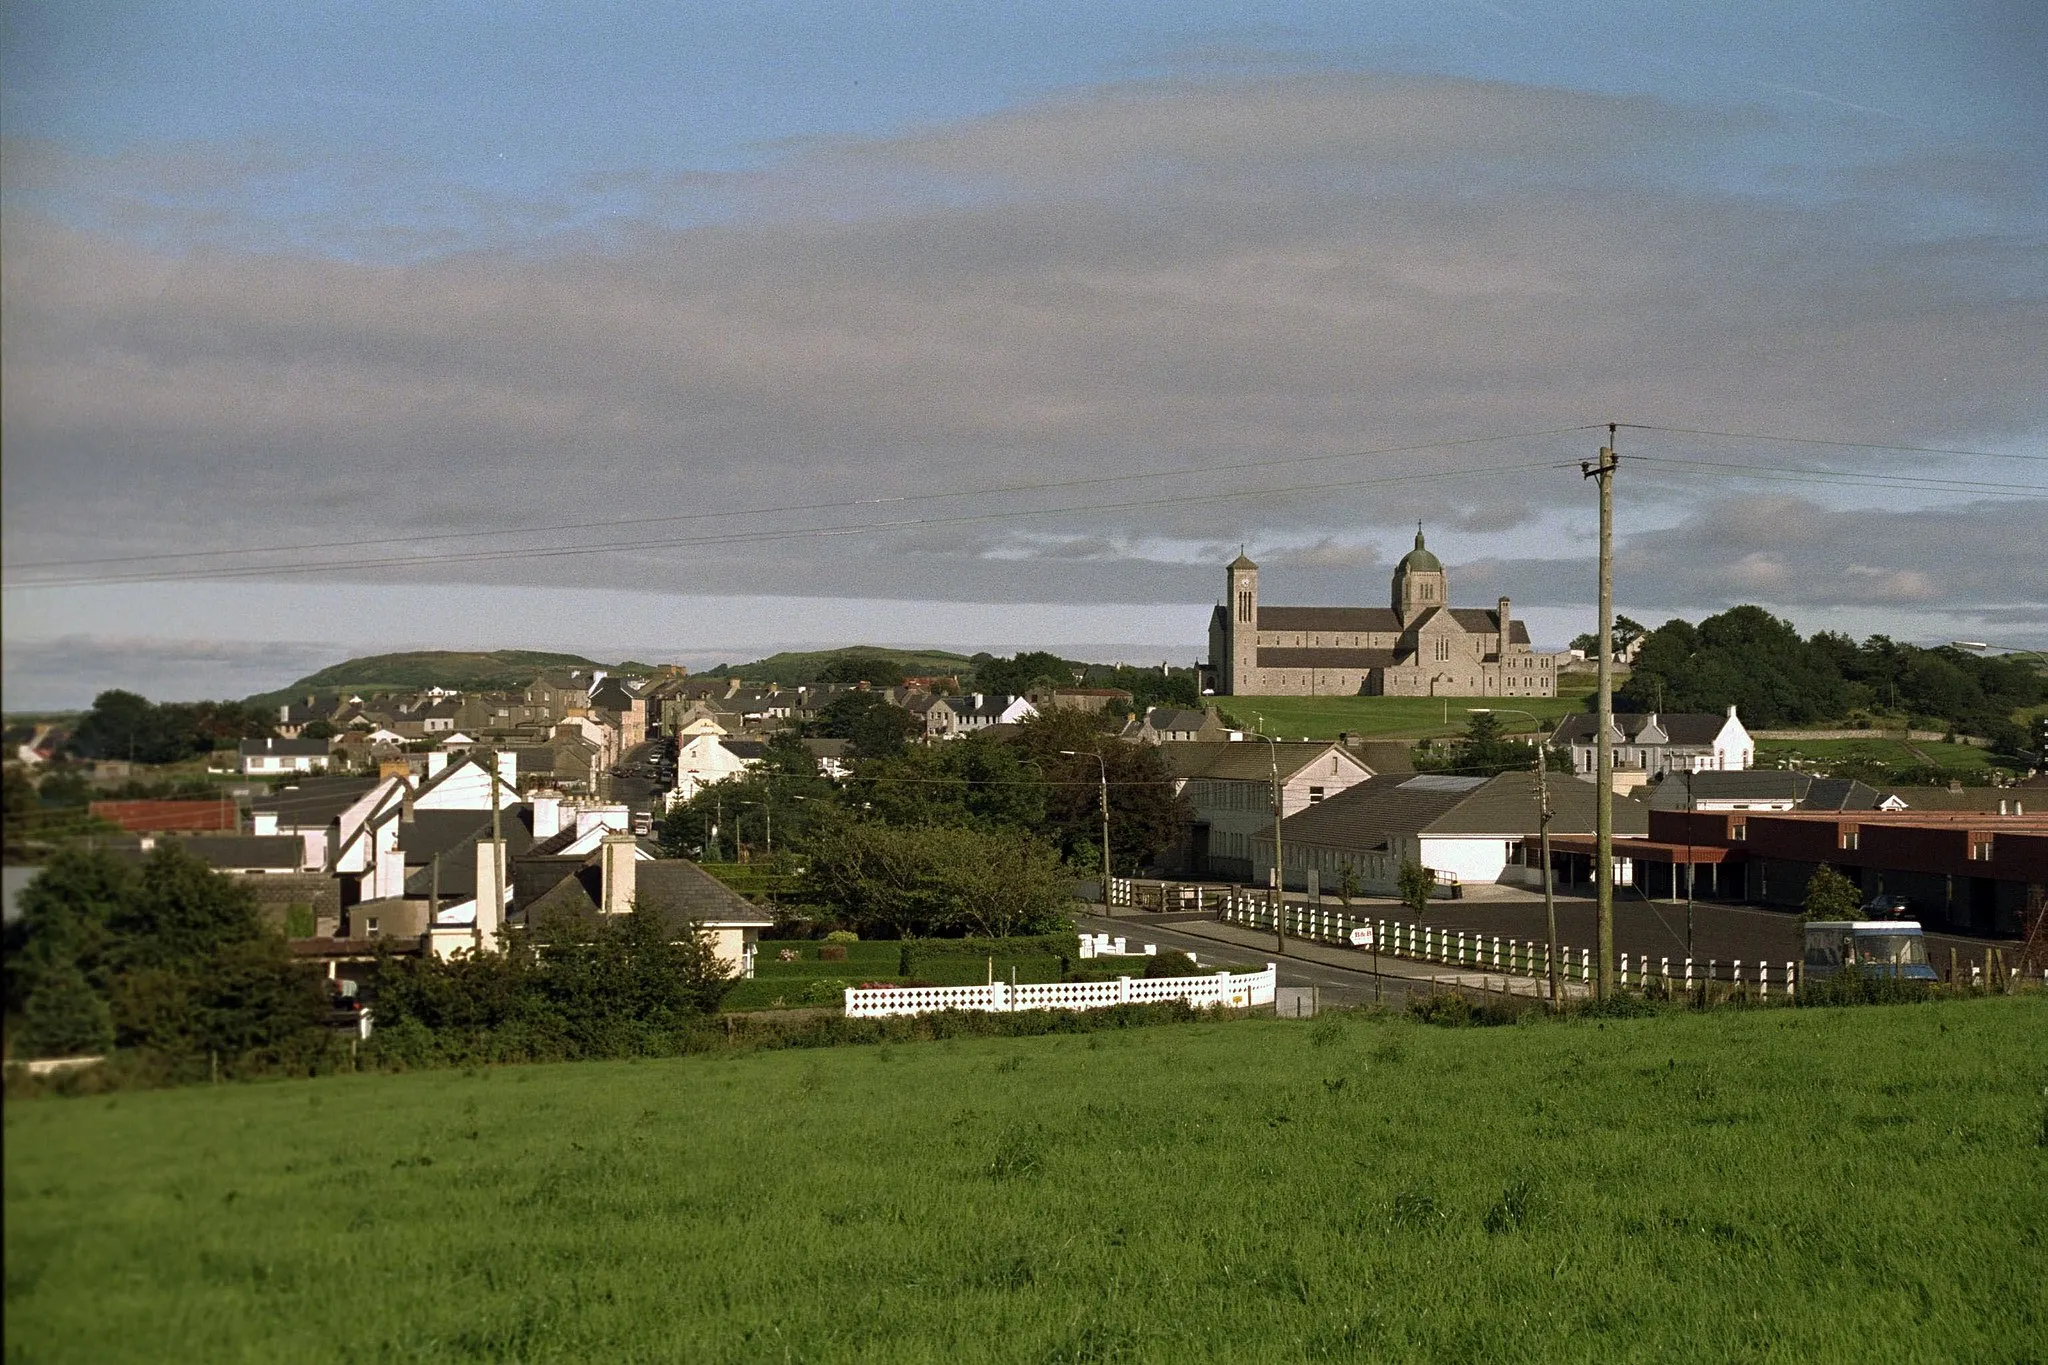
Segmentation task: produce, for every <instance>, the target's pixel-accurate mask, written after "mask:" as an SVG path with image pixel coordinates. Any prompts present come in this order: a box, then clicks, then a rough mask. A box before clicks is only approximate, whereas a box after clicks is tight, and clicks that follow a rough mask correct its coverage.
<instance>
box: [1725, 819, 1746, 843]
mask: <svg viewBox="0 0 2048 1365" xmlns="http://www.w3.org/2000/svg"><path fill="white" fill-rule="evenodd" d="M1728 837H1729V838H1731V839H1733V840H1735V841H1737V842H1738V843H1740V842H1742V841H1744V840H1746V839H1748V838H1749V822H1748V821H1746V820H1737V821H1736V822H1735V823H1734V824H1732V825H1730V826H1729V827H1728Z"/></svg>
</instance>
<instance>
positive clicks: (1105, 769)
mask: <svg viewBox="0 0 2048 1365" xmlns="http://www.w3.org/2000/svg"><path fill="white" fill-rule="evenodd" d="M1060 756H1061V757H1062V758H1092V759H1094V760H1095V768H1096V771H1097V772H1098V773H1099V774H1100V775H1101V778H1102V787H1101V792H1102V913H1103V914H1105V915H1106V914H1108V913H1109V912H1110V902H1109V878H1110V865H1109V760H1108V759H1105V758H1104V757H1103V756H1102V751H1101V750H1100V749H1097V750H1095V751H1094V752H1092V753H1085V752H1083V751H1082V750H1080V749H1062V750H1060ZM1135 895H1136V893H1135V892H1134V893H1133V897H1134V899H1133V900H1132V902H1131V907H1132V908H1133V909H1136V908H1137V901H1136V899H1135Z"/></svg>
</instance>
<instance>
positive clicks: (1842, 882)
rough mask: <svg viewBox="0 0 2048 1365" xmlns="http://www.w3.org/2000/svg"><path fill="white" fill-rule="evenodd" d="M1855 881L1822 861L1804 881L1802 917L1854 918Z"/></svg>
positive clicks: (1812, 918) (1826, 918) (1856, 895)
mask: <svg viewBox="0 0 2048 1365" xmlns="http://www.w3.org/2000/svg"><path fill="white" fill-rule="evenodd" d="M1857 899H1858V893H1857V889H1856V883H1854V882H1852V881H1850V880H1849V879H1848V878H1847V877H1844V876H1843V875H1842V874H1841V873H1839V872H1837V871H1835V869H1833V868H1832V867H1829V866H1828V865H1827V864H1826V863H1822V864H1821V865H1820V866H1819V867H1817V868H1815V869H1814V870H1813V876H1812V877H1810V878H1809V879H1808V880H1807V883H1806V904H1805V907H1804V917H1805V918H1806V919H1809V920H1838V919H1855V918H1856V909H1857Z"/></svg>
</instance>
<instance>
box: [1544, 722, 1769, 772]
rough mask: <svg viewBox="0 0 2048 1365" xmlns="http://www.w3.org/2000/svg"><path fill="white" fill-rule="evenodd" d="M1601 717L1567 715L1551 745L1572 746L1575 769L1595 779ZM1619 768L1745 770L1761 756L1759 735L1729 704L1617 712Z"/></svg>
mask: <svg viewBox="0 0 2048 1365" xmlns="http://www.w3.org/2000/svg"><path fill="white" fill-rule="evenodd" d="M1599 733H1600V718H1599V717H1598V716H1595V715H1592V714H1590V713H1581V714H1578V715H1572V716H1566V717H1565V718H1564V721H1563V723H1562V724H1560V725H1559V726H1558V727H1557V730H1556V732H1555V733H1554V734H1552V735H1551V737H1550V745H1551V747H1552V748H1559V749H1566V748H1568V749H1570V750H1571V754H1572V771H1574V772H1576V773H1578V774H1579V776H1581V777H1585V778H1588V779H1591V777H1592V776H1593V774H1594V769H1595V767H1596V766H1597V762H1598V751H1599ZM1608 736H1609V743H1610V744H1612V746H1613V749H1614V771H1615V772H1616V773H1620V774H1625V775H1629V776H1635V775H1640V776H1641V777H1642V778H1643V779H1644V780H1648V779H1652V778H1658V777H1662V776H1663V775H1664V774H1666V773H1669V772H1687V771H1690V772H1740V771H1742V770H1743V769H1745V768H1747V767H1749V766H1750V765H1751V764H1752V763H1754V762H1756V741H1755V740H1753V739H1751V738H1750V737H1749V731H1748V730H1746V729H1744V728H1743V725H1742V721H1741V719H1740V718H1739V717H1737V716H1736V714H1735V708H1734V707H1732V706H1731V707H1729V708H1728V714H1727V715H1725V716H1717V715H1714V714H1712V713H1711V712H1700V711H1670V712H1663V713H1659V712H1656V711H1651V712H1649V713H1647V714H1636V713H1625V712H1619V711H1617V712H1616V713H1615V714H1614V724H1613V727H1612V728H1611V729H1610V730H1609V731H1608Z"/></svg>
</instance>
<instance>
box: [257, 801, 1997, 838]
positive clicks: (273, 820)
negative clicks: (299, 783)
mask: <svg viewBox="0 0 2048 1365" xmlns="http://www.w3.org/2000/svg"><path fill="white" fill-rule="evenodd" d="M1998 804H1999V806H2000V808H2001V809H2000V810H1999V812H1998V813H1999V814H2000V815H2003V814H2005V811H2004V809H2003V807H2004V805H2005V803H2004V802H2003V801H2001V802H1999V803H1998ZM249 832H250V833H251V834H255V835H272V834H276V833H277V812H276V811H274V810H259V811H252V812H251V813H250V815H249Z"/></svg>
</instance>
